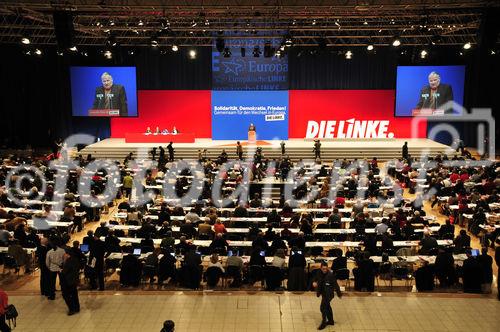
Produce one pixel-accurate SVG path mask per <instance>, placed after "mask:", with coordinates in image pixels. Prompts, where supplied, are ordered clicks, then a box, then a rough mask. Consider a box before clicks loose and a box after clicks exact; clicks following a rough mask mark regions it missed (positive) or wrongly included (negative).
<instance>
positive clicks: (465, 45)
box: [464, 42, 472, 50]
mask: <svg viewBox="0 0 500 332" xmlns="http://www.w3.org/2000/svg"><path fill="white" fill-rule="evenodd" d="M471 47H472V45H471V43H470V42H467V43H465V44H464V50H468V49H470V48H471Z"/></svg>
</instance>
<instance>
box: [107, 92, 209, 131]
mask: <svg viewBox="0 0 500 332" xmlns="http://www.w3.org/2000/svg"><path fill="white" fill-rule="evenodd" d="M138 105H139V110H138V116H137V117H131V118H112V119H111V137H113V138H123V137H125V136H126V134H127V133H144V132H146V128H147V127H150V128H151V130H152V131H155V130H156V127H160V130H162V129H164V128H166V129H168V130H169V131H171V130H172V128H173V127H174V126H175V127H176V128H177V130H179V132H180V133H192V134H193V135H194V136H195V137H196V138H210V137H211V136H212V126H211V113H210V107H211V91H210V90H139V91H138Z"/></svg>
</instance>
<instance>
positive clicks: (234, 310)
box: [10, 292, 500, 332]
mask: <svg viewBox="0 0 500 332" xmlns="http://www.w3.org/2000/svg"><path fill="white" fill-rule="evenodd" d="M174 295H175V296H174ZM57 296H58V297H57V299H56V300H55V301H54V302H52V303H50V304H48V303H47V302H48V301H47V300H46V299H44V298H42V297H40V296H33V295H31V296H11V298H10V302H11V303H14V304H15V305H16V307H17V308H18V311H19V313H20V316H19V320H18V322H17V328H16V329H15V331H16V332H25V331H32V332H35V331H36V332H48V331H67V332H69V331H89V332H90V331H106V332H114V331H144V332H149V331H151V332H153V331H154V332H158V331H160V329H161V327H162V324H163V321H165V320H167V319H171V320H173V321H174V322H175V324H176V329H175V330H176V331H196V332H197V331H315V330H316V328H317V326H318V325H319V322H320V320H321V316H320V313H319V303H320V300H319V299H318V298H316V297H315V296H314V294H310V293H307V294H291V293H285V294H275V293H258V294H253V295H251V294H246V293H243V292H238V293H237V294H232V295H231V296H228V295H225V294H219V293H213V292H212V293H210V292H208V293H203V294H200V293H196V294H193V293H191V294H190V295H187V294H183V293H182V292H167V293H166V292H161V293H152V292H147V293H144V294H137V293H133V295H125V294H115V295H114V296H113V295H109V294H107V295H95V294H92V295H88V293H87V295H81V296H80V302H81V308H82V309H81V310H82V311H81V312H80V313H79V314H76V315H74V316H67V315H65V314H64V313H65V310H66V308H65V305H64V303H63V301H62V299H61V298H60V296H59V294H58V295H57ZM332 305H333V308H334V315H335V320H336V324H335V326H329V327H328V328H327V329H326V331H484V332H486V331H499V330H500V317H499V316H498V313H499V312H500V301H497V300H494V299H491V298H489V299H487V298H481V296H467V295H462V296H456V295H454V296H448V297H447V296H445V295H443V296H442V297H437V296H435V295H434V296H432V297H431V296H426V295H421V294H419V295H416V294H377V293H374V294H372V295H367V296H356V295H351V294H349V295H348V296H344V297H343V298H342V299H338V298H335V299H334V300H333V302H332Z"/></svg>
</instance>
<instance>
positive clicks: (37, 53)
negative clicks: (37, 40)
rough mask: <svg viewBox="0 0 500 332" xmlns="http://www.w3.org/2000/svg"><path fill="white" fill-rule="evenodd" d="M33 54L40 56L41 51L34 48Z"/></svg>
mask: <svg viewBox="0 0 500 332" xmlns="http://www.w3.org/2000/svg"><path fill="white" fill-rule="evenodd" d="M35 54H36V55H38V56H40V55H42V50H41V49H39V48H35Z"/></svg>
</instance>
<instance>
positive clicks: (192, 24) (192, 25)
mask: <svg viewBox="0 0 500 332" xmlns="http://www.w3.org/2000/svg"><path fill="white" fill-rule="evenodd" d="M197 25H198V23H197V22H196V21H195V20H192V21H191V28H194V27H195V26H197Z"/></svg>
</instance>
